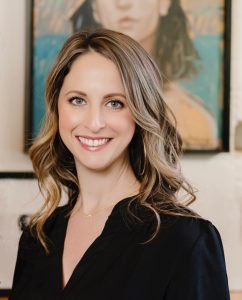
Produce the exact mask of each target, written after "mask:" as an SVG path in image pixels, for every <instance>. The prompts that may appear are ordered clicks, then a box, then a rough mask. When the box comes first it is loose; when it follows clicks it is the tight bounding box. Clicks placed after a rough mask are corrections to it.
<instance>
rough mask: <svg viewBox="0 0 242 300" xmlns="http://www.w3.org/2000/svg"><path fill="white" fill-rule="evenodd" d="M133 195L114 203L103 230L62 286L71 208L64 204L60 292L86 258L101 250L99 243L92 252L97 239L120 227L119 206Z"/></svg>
mask: <svg viewBox="0 0 242 300" xmlns="http://www.w3.org/2000/svg"><path fill="white" fill-rule="evenodd" d="M134 197H135V195H134V196H130V197H126V198H124V199H122V200H120V201H119V202H117V203H116V204H115V205H114V207H113V209H112V211H111V213H110V215H109V216H108V218H107V220H106V222H105V225H104V227H103V230H102V231H101V233H100V235H99V236H98V237H97V238H96V239H95V240H94V241H93V242H92V243H91V244H90V246H89V247H88V248H87V250H86V251H85V252H84V254H83V255H82V257H81V258H80V260H79V261H78V263H77V264H76V266H75V268H74V270H73V272H72V273H71V276H70V277H69V279H68V281H67V282H66V284H65V285H64V286H63V254H64V246H65V239H66V233H67V227H68V222H69V219H70V211H71V209H72V207H71V206H70V205H69V204H67V205H66V210H65V211H66V212H67V214H66V215H65V217H64V222H63V225H64V226H63V235H62V239H61V247H60V252H59V266H60V270H59V282H60V288H61V294H64V293H66V291H67V290H68V289H69V288H70V287H71V285H72V282H73V281H74V278H75V275H76V273H77V271H78V270H80V269H81V266H82V265H84V263H85V261H86V259H87V258H89V257H90V255H94V254H95V252H96V254H97V253H98V252H99V251H101V250H103V249H102V247H101V245H99V246H100V247H99V249H98V248H96V251H94V252H93V250H95V247H96V245H97V244H98V243H99V241H100V240H102V239H104V237H105V235H106V233H111V232H113V231H114V232H115V230H117V229H120V227H121V226H120V225H122V223H123V222H124V220H123V219H122V213H121V208H123V207H126V206H127V204H128V202H129V201H131V200H132V199H133V198H134ZM111 223H112V226H109V225H111Z"/></svg>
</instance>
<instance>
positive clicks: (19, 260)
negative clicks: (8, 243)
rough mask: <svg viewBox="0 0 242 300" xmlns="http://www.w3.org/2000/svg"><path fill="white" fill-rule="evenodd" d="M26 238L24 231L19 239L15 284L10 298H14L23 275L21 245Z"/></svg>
mask: <svg viewBox="0 0 242 300" xmlns="http://www.w3.org/2000/svg"><path fill="white" fill-rule="evenodd" d="M23 240H24V233H22V235H21V237H20V240H19V246H18V253H17V259H16V264H15V270H14V276H13V284H12V290H11V293H10V297H9V300H11V299H12V296H13V291H14V290H15V289H16V286H17V285H18V282H19V280H20V278H21V277H22V271H23V267H24V261H23V259H22V257H21V254H20V252H21V250H20V249H21V245H22V243H23Z"/></svg>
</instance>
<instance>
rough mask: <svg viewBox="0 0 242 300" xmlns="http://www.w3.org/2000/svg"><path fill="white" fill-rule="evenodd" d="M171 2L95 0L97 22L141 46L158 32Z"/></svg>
mask: <svg viewBox="0 0 242 300" xmlns="http://www.w3.org/2000/svg"><path fill="white" fill-rule="evenodd" d="M169 4H170V0H94V1H93V12H94V18H95V20H96V21H97V22H98V23H100V24H101V25H102V26H103V27H105V28H108V29H111V30H115V31H119V32H122V33H124V34H127V35H129V36H131V37H132V38H134V39H135V40H137V41H138V42H140V43H141V44H142V43H143V42H144V41H145V40H146V39H149V37H150V36H151V35H154V33H155V32H156V30H157V27H158V24H159V19H160V16H162V15H165V14H166V13H167V10H168V8H169Z"/></svg>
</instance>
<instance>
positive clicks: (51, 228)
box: [19, 205, 70, 256]
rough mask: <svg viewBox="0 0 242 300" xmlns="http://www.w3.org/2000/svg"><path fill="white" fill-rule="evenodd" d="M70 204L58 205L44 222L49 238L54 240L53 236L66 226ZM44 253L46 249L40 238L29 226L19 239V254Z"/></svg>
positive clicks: (45, 231)
mask: <svg viewBox="0 0 242 300" xmlns="http://www.w3.org/2000/svg"><path fill="white" fill-rule="evenodd" d="M69 211H70V210H69V206H68V205H64V206H59V207H57V208H56V209H55V210H54V211H53V212H52V213H51V215H50V216H49V217H48V219H47V220H46V222H45V224H44V233H45V235H46V236H47V239H50V240H52V237H53V236H55V235H57V234H58V232H59V231H60V230H62V228H63V227H64V226H65V220H66V216H67V215H68V212H69ZM33 250H34V251H35V254H38V253H39V254H43V253H44V249H43V247H42V245H41V243H40V241H39V240H38V238H37V236H36V234H35V232H34V230H33V231H31V230H30V227H29V226H26V228H25V229H24V230H23V232H22V234H21V236H20V240H19V254H20V256H21V255H24V256H26V253H27V254H30V256H31V253H33Z"/></svg>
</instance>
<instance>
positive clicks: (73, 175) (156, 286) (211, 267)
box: [10, 29, 229, 300]
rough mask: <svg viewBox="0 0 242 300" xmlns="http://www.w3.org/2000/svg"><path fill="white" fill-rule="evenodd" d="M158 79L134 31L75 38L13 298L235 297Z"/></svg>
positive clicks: (55, 71) (49, 121) (60, 64)
mask: <svg viewBox="0 0 242 300" xmlns="http://www.w3.org/2000/svg"><path fill="white" fill-rule="evenodd" d="M160 80H161V78H160V74H159V71H158V68H157V67H156V65H155V63H154V62H153V60H152V59H151V57H150V56H149V55H148V54H147V52H146V51H145V50H144V49H143V48H142V47H141V46H140V45H139V44H138V43H137V42H135V41H134V40H133V39H131V38H130V37H128V36H126V35H123V34H121V33H117V32H113V31H109V30H105V29H101V30H97V31H94V32H85V31H84V32H80V33H77V34H74V35H73V36H72V37H70V38H69V39H68V40H67V41H66V43H65V44H64V46H63V48H62V50H61V52H60V54H59V56H58V57H57V60H56V62H55V64H54V66H53V68H52V70H51V72H50V74H49V77H48V80H47V86H46V105H47V112H46V119H45V122H44V125H43V128H42V131H41V134H40V136H39V138H38V139H37V140H36V142H35V143H34V144H33V146H32V147H31V149H30V156H31V159H32V162H33V166H34V170H35V173H36V176H37V178H38V181H39V185H40V188H41V191H42V193H43V195H44V198H45V203H44V205H43V207H42V208H41V210H40V211H39V212H37V213H36V214H35V216H34V217H33V219H32V221H31V224H30V227H29V228H27V229H26V230H25V231H24V233H23V235H22V237H21V239H20V244H19V251H18V258H17V263H16V269H15V275H14V281H13V290H12V294H11V297H10V299H11V300H15V299H25V300H28V299H31V300H32V299H36V300H37V299H46V300H48V299H51V300H53V299H68V300H72V299H85V300H89V299H90V300H91V299H92V300H95V299H112V300H113V299H122V300H126V299H130V300H131V299H140V300H142V299H143V300H145V299H147V300H148V299H149V300H150V299H152V300H155V299H159V300H161V299H164V300H165V299H166V300H174V299H176V300H180V299H186V300H188V299H193V300H196V299H199V300H205V299H206V300H210V299H211V300H212V299H213V300H214V299H221V300H222V299H229V292H228V284H227V275H226V269H225V262H224V254H223V248H222V244H221V239H220V236H219V233H218V231H217V230H216V228H215V227H214V226H213V225H212V224H211V223H210V222H209V221H206V220H203V219H202V218H201V217H199V216H198V215H197V214H196V213H195V212H192V211H191V210H189V209H188V208H187V204H189V203H191V202H192V201H193V200H194V199H195V195H194V192H193V190H192V188H191V187H190V186H189V184H188V183H187V182H186V180H185V179H184V178H183V176H182V174H181V170H180V164H179V159H180V158H179V157H180V154H181V140H180V138H179V136H178V134H177V131H176V129H175V126H174V124H173V123H174V122H173V121H172V120H171V119H170V117H169V116H171V113H170V112H169V109H168V107H167V105H166V104H165V102H164V100H163V96H162V91H161V88H160V86H161V85H160V84H161V82H160ZM62 191H66V192H67V194H68V203H67V204H66V205H64V206H60V207H58V208H57V206H58V205H59V203H60V199H61V193H62ZM181 191H185V192H186V193H187V195H188V197H187V199H186V200H187V201H186V202H187V203H186V204H181V203H179V201H178V192H181Z"/></svg>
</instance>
